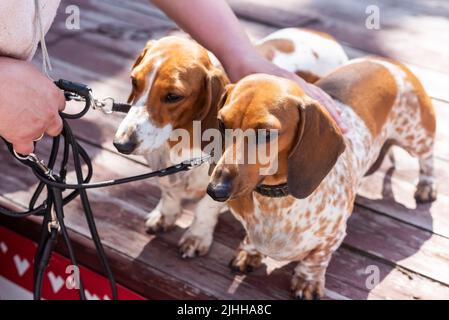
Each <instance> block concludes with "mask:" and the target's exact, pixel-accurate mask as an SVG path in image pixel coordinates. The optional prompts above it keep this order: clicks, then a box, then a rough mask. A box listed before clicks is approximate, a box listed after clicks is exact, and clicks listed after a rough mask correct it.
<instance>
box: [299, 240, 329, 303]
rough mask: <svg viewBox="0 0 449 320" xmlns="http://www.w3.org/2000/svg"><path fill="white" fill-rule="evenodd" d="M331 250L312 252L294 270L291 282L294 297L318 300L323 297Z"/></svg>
mask: <svg viewBox="0 0 449 320" xmlns="http://www.w3.org/2000/svg"><path fill="white" fill-rule="evenodd" d="M332 253H333V250H324V249H320V250H314V251H312V252H311V253H309V254H308V255H307V256H306V258H304V259H303V260H301V262H299V263H298V265H297V266H296V268H295V271H294V273H293V278H292V282H291V289H292V293H293V295H294V297H295V298H296V299H300V300H319V299H320V298H322V297H323V296H324V285H325V274H326V269H327V266H328V265H329V261H330V259H331V257H332Z"/></svg>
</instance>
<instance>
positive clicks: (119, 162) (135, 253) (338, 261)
mask: <svg viewBox="0 0 449 320" xmlns="http://www.w3.org/2000/svg"><path fill="white" fill-rule="evenodd" d="M44 147H45V144H42V145H41V148H43V149H44ZM87 147H88V151H89V152H90V153H91V154H96V156H95V158H94V165H95V168H96V169H97V174H96V179H104V178H105V177H106V176H107V177H111V176H112V177H114V176H116V175H117V174H116V172H121V173H123V174H124V175H128V174H131V171H133V172H136V171H137V172H139V171H144V170H145V167H143V166H140V165H138V164H136V163H134V162H129V161H127V160H126V159H124V158H121V157H118V156H116V155H114V154H112V153H110V152H107V151H94V150H93V149H94V148H92V147H89V146H87ZM43 151H45V150H43ZM5 154H6V153H5V152H1V153H0V155H2V156H4V158H2V159H0V163H1V166H0V169H1V170H2V171H3V172H5V170H8V171H6V172H16V171H20V172H17V175H14V176H10V177H9V178H10V181H9V183H8V184H2V186H1V187H0V188H1V189H3V188H5V189H4V190H1V191H2V194H3V197H4V199H14V201H15V202H19V203H21V204H22V205H24V204H25V203H26V201H27V200H26V199H27V197H28V196H29V188H26V184H27V183H30V182H32V181H33V179H32V176H31V175H30V174H26V173H25V170H17V169H19V168H20V167H17V164H14V162H13V161H12V160H11V159H10V158H9V159H8V157H9V155H5ZM5 165H6V166H7V167H6V168H5V167H4V166H5ZM13 167H16V170H15V171H13ZM14 182H15V183H14ZM17 184H18V185H17ZM152 190H153V191H152ZM154 193H156V191H154V186H152V184H150V182H144V183H138V184H137V185H136V184H132V185H125V186H120V187H113V188H107V189H101V190H91V191H89V196H90V199H91V201H92V206H93V209H94V211H95V216H96V218H97V225H98V228H99V231H100V234H101V236H102V239H103V241H104V243H105V245H106V246H107V247H109V248H110V249H111V250H112V248H113V250H115V251H119V252H120V253H122V254H125V255H126V256H128V257H129V259H131V260H132V261H136V260H137V261H139V263H143V264H147V268H149V269H151V270H153V269H155V270H156V271H154V272H156V273H157V274H158V276H159V277H163V276H162V275H161V274H162V273H166V274H168V275H169V277H174V278H176V279H178V281H181V282H186V283H188V284H189V287H193V288H196V290H198V291H199V292H201V293H202V294H203V295H206V296H208V297H217V298H237V297H238V298H256V299H258V298H269V299H272V298H276V299H280V298H288V290H286V288H288V281H289V278H290V274H291V268H292V267H293V266H289V267H286V268H284V267H282V268H281V271H276V272H272V273H271V275H270V277H268V278H267V277H266V275H265V270H263V269H262V270H259V271H257V272H256V273H255V274H254V275H251V276H248V277H246V278H244V280H245V281H243V282H240V281H242V279H241V278H238V277H237V278H236V277H235V276H233V275H230V274H229V271H228V268H227V266H226V264H227V261H229V260H230V258H231V257H232V254H233V251H234V247H236V245H237V243H238V237H236V235H237V234H238V235H239V237H242V235H243V234H242V230H241V227H240V226H239V225H238V224H237V223H236V222H235V221H233V219H222V222H221V223H220V225H219V227H218V230H217V241H216V243H215V244H214V246H213V248H212V252H211V254H210V255H209V256H208V257H207V258H200V259H194V260H191V261H188V262H183V261H181V260H180V259H179V257H178V254H177V249H176V243H177V241H178V239H179V237H180V236H181V232H182V228H178V229H177V230H176V231H175V232H173V233H168V234H165V235H163V236H161V237H156V238H153V237H151V236H149V235H146V234H145V233H144V231H143V216H144V214H145V212H146V211H147V210H149V209H151V208H152V207H154V205H155V198H154V196H152V194H154ZM130 198H132V199H133V201H132V202H130V201H129V199H130ZM67 212H68V214H67V217H66V221H67V224H68V225H69V226H70V228H71V229H72V232H74V233H76V234H81V235H82V236H84V237H88V231H87V228H86V225H85V223H84V222H83V221H84V220H83V214H82V213H81V211H80V204H79V203H78V202H76V203H73V204H71V205H69V206H68V208H67ZM186 219H187V220H188V219H189V217H188V216H187V217H184V218H183V219H181V220H180V222H179V223H180V225H181V226H183V225H184V226H185V225H186ZM229 220H231V221H232V222H229ZM374 231H376V229H374ZM346 251H348V250H347V249H344V250H343V253H338V254H337V255H336V257H335V259H334V260H335V262H333V265H332V266H331V268H330V269H329V270H330V271H329V275H328V288H329V289H330V290H332V292H335V291H336V292H338V293H339V294H342V295H343V296H346V297H350V298H362V297H371V296H370V294H369V290H368V289H366V288H365V291H362V292H360V291H357V290H355V291H354V290H353V289H352V288H353V287H355V288H358V289H359V290H361V289H362V288H363V285H364V283H365V281H366V275H365V274H364V273H361V270H362V269H364V268H366V266H368V265H371V264H373V265H380V266H381V267H380V268H381V269H382V270H384V271H383V272H384V273H385V278H389V277H387V275H388V273H389V272H387V270H390V272H393V273H395V274H396V273H397V270H396V271H395V270H393V269H394V265H393V266H392V265H388V264H385V263H384V262H382V261H376V260H374V261H373V260H372V259H371V258H367V257H363V256H360V255H359V254H355V253H354V252H352V251H351V250H349V251H348V252H347V253H345V252H346ZM339 257H341V258H339ZM367 260H368V261H367ZM348 261H351V262H350V263H349V262H348ZM362 261H363V263H362ZM366 263H368V264H366ZM430 265H432V263H430ZM181 266H182V267H181ZM342 266H345V267H346V268H349V270H348V269H345V270H343V271H342V270H340V268H341V267H342ZM361 268H362V269H361ZM276 270H277V269H276ZM331 270H332V271H331ZM122 271H123V270H122ZM118 272H120V270H119V271H118ZM398 272H399V271H398ZM333 273H336V275H335V276H334V275H333ZM198 274H199V275H201V276H200V277H198V276H197V275H198ZM354 274H358V276H356V277H354ZM398 274H400V272H399V273H398ZM412 274H413V275H414V276H413V278H414V279H415V278H416V277H418V278H419V279H420V281H421V282H423V283H422V286H420V287H421V288H422V289H423V291H422V292H421V291H419V290H418V291H413V292H412V291H407V290H405V287H404V288H401V290H399V291H398V292H397V293H395V297H401V298H407V297H408V298H410V297H411V295H413V294H415V295H416V294H421V295H422V296H423V297H424V296H425V295H426V291H425V290H428V287H429V286H437V289H435V290H436V291H434V292H435V293H437V292H440V293H441V290H443V291H444V290H446V289H444V286H441V285H437V284H434V283H433V282H431V281H430V282H429V281H428V280H424V279H421V277H419V276H418V275H415V274H414V273H412ZM344 275H347V276H346V278H345V277H344ZM348 275H350V276H348ZM122 277H123V276H122ZM382 278H383V277H382ZM137 280H138V277H137V278H136V279H131V280H129V281H137ZM391 280H392V282H391V283H389V282H388V281H387V282H386V284H385V286H386V287H385V288H387V289H381V288H378V289H377V293H376V294H375V295H374V296H375V297H389V296H391V294H393V293H392V291H391V290H392V289H391V288H390V286H392V287H395V286H398V285H400V284H401V283H403V281H404V280H403V279H401V278H398V277H396V276H395V277H392V279H391ZM124 281H126V280H124ZM140 281H141V280H140ZM164 281H167V282H169V280H167V279H166V278H164ZM426 281H427V282H429V283H427V282H426ZM348 282H349V284H350V285H349V286H347V285H345V284H347V283H348ZM387 284H388V285H387ZM408 285H410V284H408ZM128 286H130V285H129V284H128ZM236 286H237V288H238V289H237V290H236V289H235V287H236ZM146 289H148V290H150V289H151V288H148V287H146ZM424 289H425V290H424ZM334 290H335V291H334ZM337 290H338V291H337ZM383 290H384V291H383ZM194 291H195V290H194ZM399 293H400V295H399ZM189 294H192V293H189ZM373 294H374V293H373ZM396 294H398V295H397V296H396ZM178 295H181V294H180V293H178ZM374 296H373V297H374ZM436 296H437V295H435V297H436ZM440 297H441V296H440Z"/></svg>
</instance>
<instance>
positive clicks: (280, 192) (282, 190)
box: [254, 183, 290, 198]
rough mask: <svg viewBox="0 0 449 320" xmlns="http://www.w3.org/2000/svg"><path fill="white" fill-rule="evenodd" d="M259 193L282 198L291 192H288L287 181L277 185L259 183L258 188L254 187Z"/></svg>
mask: <svg viewBox="0 0 449 320" xmlns="http://www.w3.org/2000/svg"><path fill="white" fill-rule="evenodd" d="M254 191H256V192H257V193H259V194H261V195H263V196H265V197H270V198H281V197H286V196H288V195H289V194H290V192H288V185H287V183H282V184H277V185H273V186H272V185H267V184H259V185H258V186H257V187H256V189H254Z"/></svg>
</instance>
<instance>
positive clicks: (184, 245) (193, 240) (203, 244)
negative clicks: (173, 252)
mask: <svg viewBox="0 0 449 320" xmlns="http://www.w3.org/2000/svg"><path fill="white" fill-rule="evenodd" d="M189 231H190V230H187V231H186V233H184V235H183V236H182V238H181V240H180V241H179V252H180V253H181V257H182V258H184V259H185V258H195V257H200V256H204V255H206V254H207V253H208V252H209V248H210V246H211V244H212V236H199V235H194V234H192V233H191V232H189Z"/></svg>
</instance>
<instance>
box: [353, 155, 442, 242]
mask: <svg viewBox="0 0 449 320" xmlns="http://www.w3.org/2000/svg"><path fill="white" fill-rule="evenodd" d="M394 154H395V155H396V156H395V158H396V167H395V168H396V169H394V170H393V169H392V167H391V163H390V162H389V160H385V162H384V164H383V166H382V167H381V170H380V171H378V172H376V173H375V174H373V175H372V176H370V177H366V178H365V179H364V180H363V182H362V185H361V187H360V189H359V192H358V197H357V199H356V203H357V204H360V205H361V206H363V207H366V208H370V209H372V210H375V211H377V212H380V213H382V214H384V215H388V216H390V217H393V218H395V219H398V220H401V221H403V222H406V223H408V224H413V225H415V226H417V227H419V228H422V229H425V230H428V231H431V232H433V233H436V234H439V235H442V236H444V237H449V197H448V196H449V192H448V191H449V190H448V186H447V184H446V183H445V181H447V179H448V178H449V172H448V171H447V167H448V164H447V162H446V161H440V160H438V159H437V160H436V161H435V165H436V178H437V183H438V199H437V201H435V202H433V203H431V204H420V205H417V204H416V202H415V199H414V198H413V195H414V192H415V186H416V183H417V181H418V170H419V169H418V164H417V161H416V159H413V158H411V157H410V156H409V155H408V154H406V153H405V151H403V150H401V149H395V151H394Z"/></svg>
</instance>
